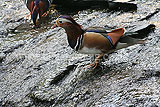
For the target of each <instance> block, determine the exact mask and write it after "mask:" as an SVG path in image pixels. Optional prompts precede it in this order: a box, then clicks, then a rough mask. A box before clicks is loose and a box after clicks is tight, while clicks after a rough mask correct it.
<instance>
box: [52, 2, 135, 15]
mask: <svg viewBox="0 0 160 107" xmlns="http://www.w3.org/2000/svg"><path fill="white" fill-rule="evenodd" d="M53 4H56V7H55V8H56V9H57V10H58V11H59V12H60V13H61V14H64V13H65V14H71V13H72V14H73V13H77V12H78V11H80V10H86V9H109V10H110V11H113V10H114V11H115V10H116V11H133V10H137V4H134V3H130V2H115V1H108V0H96V1H95V0H81V1H80V0H71V1H69V0H68V1H67V0H66V1H60V0H59V1H58V0H55V1H53Z"/></svg>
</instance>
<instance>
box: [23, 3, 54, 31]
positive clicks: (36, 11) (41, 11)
mask: <svg viewBox="0 0 160 107" xmlns="http://www.w3.org/2000/svg"><path fill="white" fill-rule="evenodd" d="M52 1H53V0H25V1H24V2H25V4H26V6H27V8H28V9H29V11H30V15H31V19H32V20H33V23H34V27H35V28H36V27H38V25H37V23H36V21H37V17H38V15H39V22H41V17H43V16H46V15H47V11H48V9H49V7H50V5H51V3H52Z"/></svg>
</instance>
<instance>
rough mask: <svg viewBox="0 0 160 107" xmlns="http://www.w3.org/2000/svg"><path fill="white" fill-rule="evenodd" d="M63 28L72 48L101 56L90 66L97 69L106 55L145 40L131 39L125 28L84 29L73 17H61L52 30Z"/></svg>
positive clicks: (142, 42)
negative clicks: (100, 60) (109, 29)
mask: <svg viewBox="0 0 160 107" xmlns="http://www.w3.org/2000/svg"><path fill="white" fill-rule="evenodd" d="M56 27H62V28H64V29H65V31H66V33H67V39H68V43H69V45H70V47H71V48H72V49H74V50H76V51H78V52H80V53H84V54H100V55H99V56H98V57H96V59H95V62H94V63H93V64H90V66H92V67H93V68H96V67H97V65H98V62H99V59H100V58H101V57H103V56H104V54H108V53H112V52H114V51H116V50H119V49H121V48H126V47H128V46H131V45H135V44H144V43H145V40H142V39H136V38H133V37H130V36H129V35H127V33H125V29H124V28H118V29H115V30H112V31H109V32H108V31H107V30H106V29H104V28H101V27H90V28H87V29H83V28H82V26H81V25H79V24H78V23H77V22H76V21H75V20H74V19H73V18H72V17H70V16H65V15H64V16H60V17H58V19H57V20H56V24H54V26H53V27H52V29H54V28H56Z"/></svg>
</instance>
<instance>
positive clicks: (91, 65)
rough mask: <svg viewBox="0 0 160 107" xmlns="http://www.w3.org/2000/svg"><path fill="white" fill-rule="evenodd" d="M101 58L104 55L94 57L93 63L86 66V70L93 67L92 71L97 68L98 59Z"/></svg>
mask: <svg viewBox="0 0 160 107" xmlns="http://www.w3.org/2000/svg"><path fill="white" fill-rule="evenodd" d="M103 56H104V53H102V54H100V55H98V56H97V57H96V59H95V61H94V63H93V64H89V65H87V68H89V67H93V70H94V69H95V68H97V66H98V64H99V59H100V58H102V57H103Z"/></svg>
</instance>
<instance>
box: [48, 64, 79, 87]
mask: <svg viewBox="0 0 160 107" xmlns="http://www.w3.org/2000/svg"><path fill="white" fill-rule="evenodd" d="M75 67H76V65H70V66H67V68H66V70H64V71H62V72H60V73H59V74H58V75H57V76H55V77H54V78H53V80H52V81H51V82H50V85H57V84H59V83H60V82H62V80H64V79H65V77H66V76H67V75H69V73H70V72H71V71H72V70H74V68H75Z"/></svg>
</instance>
